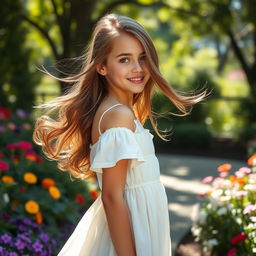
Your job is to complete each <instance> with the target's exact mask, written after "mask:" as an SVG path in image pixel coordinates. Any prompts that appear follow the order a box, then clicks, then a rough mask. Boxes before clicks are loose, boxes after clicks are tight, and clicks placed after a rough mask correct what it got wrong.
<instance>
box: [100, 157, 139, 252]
mask: <svg viewBox="0 0 256 256" xmlns="http://www.w3.org/2000/svg"><path fill="white" fill-rule="evenodd" d="M127 164H128V160H127V159H123V160H120V161H119V162H117V164H116V166H114V167H111V168H104V170H103V179H102V180H103V182H102V201H103V205H104V209H105V213H106V217H107V222H108V226H109V232H110V236H111V239H112V242H113V245H114V247H115V250H116V253H117V255H118V256H136V250H135V243H134V238H133V232H132V228H131V223H130V220H129V215H128V209H127V206H126V204H125V202H124V199H123V188H124V185H125V179H126V172H127Z"/></svg>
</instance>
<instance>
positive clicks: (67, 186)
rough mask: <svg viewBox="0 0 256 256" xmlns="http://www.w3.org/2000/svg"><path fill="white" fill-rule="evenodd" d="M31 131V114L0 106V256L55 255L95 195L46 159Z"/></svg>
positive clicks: (90, 183) (92, 186)
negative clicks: (12, 110)
mask: <svg viewBox="0 0 256 256" xmlns="http://www.w3.org/2000/svg"><path fill="white" fill-rule="evenodd" d="M32 128H33V117H32V115H31V113H29V112H27V111H24V110H22V109H17V111H16V112H15V113H13V112H11V111H10V110H9V109H7V108H4V107H2V106H1V107H0V137H1V140H0V255H6V256H17V255H23V256H25V255H38V256H39V255H40V256H43V255H45V256H49V255H56V254H57V252H58V250H59V249H60V248H61V247H62V246H63V244H64V242H65V241H66V239H67V238H68V236H69V235H70V234H71V232H72V230H73V229H74V226H75V225H76V224H77V223H78V221H79V219H80V218H81V216H82V215H83V214H84V213H85V211H86V210H87V209H88V208H89V206H90V205H91V204H92V203H93V201H94V200H95V199H96V198H97V196H98V193H99V190H98V185H97V181H96V179H95V178H94V177H91V178H90V179H88V180H86V181H78V180H73V179H72V177H70V175H68V173H63V172H62V171H59V170H58V169H57V168H56V163H53V162H50V161H48V160H47V159H45V158H44V156H43V155H42V154H41V152H40V150H39V148H38V147H36V146H35V144H33V143H32Z"/></svg>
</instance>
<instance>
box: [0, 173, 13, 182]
mask: <svg viewBox="0 0 256 256" xmlns="http://www.w3.org/2000/svg"><path fill="white" fill-rule="evenodd" d="M2 181H4V182H5V183H13V182H14V179H13V177H11V176H8V175H4V176H3V177H2Z"/></svg>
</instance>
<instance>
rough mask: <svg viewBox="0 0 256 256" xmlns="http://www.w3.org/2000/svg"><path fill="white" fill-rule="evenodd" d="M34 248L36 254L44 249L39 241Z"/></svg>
mask: <svg viewBox="0 0 256 256" xmlns="http://www.w3.org/2000/svg"><path fill="white" fill-rule="evenodd" d="M32 247H33V248H34V250H35V252H41V251H42V249H43V246H42V244H41V243H39V242H38V241H36V242H35V243H34V244H33V245H32Z"/></svg>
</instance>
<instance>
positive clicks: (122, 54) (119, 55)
mask: <svg viewBox="0 0 256 256" xmlns="http://www.w3.org/2000/svg"><path fill="white" fill-rule="evenodd" d="M142 54H145V52H142V53H141V54H140V55H142ZM131 55H132V54H131V53H120V54H118V55H117V56H116V58H118V57H121V56H131Z"/></svg>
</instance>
